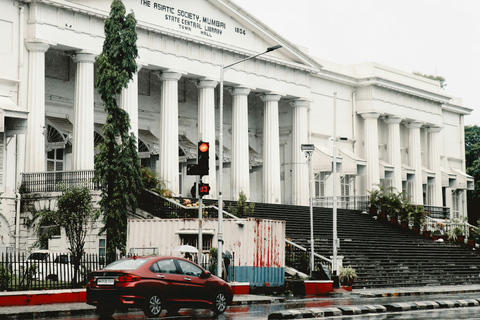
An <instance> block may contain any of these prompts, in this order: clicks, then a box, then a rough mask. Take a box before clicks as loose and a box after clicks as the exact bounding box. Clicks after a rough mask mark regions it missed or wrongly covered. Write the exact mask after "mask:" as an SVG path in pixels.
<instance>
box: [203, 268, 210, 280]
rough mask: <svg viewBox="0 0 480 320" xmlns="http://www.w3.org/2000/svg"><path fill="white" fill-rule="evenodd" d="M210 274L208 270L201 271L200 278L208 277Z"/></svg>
mask: <svg viewBox="0 0 480 320" xmlns="http://www.w3.org/2000/svg"><path fill="white" fill-rule="evenodd" d="M211 276H212V274H211V273H210V271H207V270H205V271H204V272H203V273H202V276H201V278H202V279H208V278H210V277H211Z"/></svg>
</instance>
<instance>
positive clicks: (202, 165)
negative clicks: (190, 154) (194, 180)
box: [197, 141, 210, 176]
mask: <svg viewBox="0 0 480 320" xmlns="http://www.w3.org/2000/svg"><path fill="white" fill-rule="evenodd" d="M209 151H210V144H209V143H208V142H203V141H200V142H198V154H197V159H198V161H197V174H198V175H199V176H206V175H208V171H209V168H208V159H209V158H210V155H209V153H210V152H209Z"/></svg>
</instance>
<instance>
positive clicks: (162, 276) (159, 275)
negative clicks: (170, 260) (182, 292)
mask: <svg viewBox="0 0 480 320" xmlns="http://www.w3.org/2000/svg"><path fill="white" fill-rule="evenodd" d="M157 277H159V278H162V279H163V278H165V276H164V275H163V274H157Z"/></svg>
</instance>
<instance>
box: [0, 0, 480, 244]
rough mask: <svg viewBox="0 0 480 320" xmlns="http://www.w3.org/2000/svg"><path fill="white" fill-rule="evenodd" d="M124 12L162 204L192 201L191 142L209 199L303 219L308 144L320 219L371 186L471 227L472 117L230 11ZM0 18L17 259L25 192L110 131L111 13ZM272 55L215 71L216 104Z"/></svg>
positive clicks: (8, 209) (80, 0)
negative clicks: (206, 169)
mask: <svg viewBox="0 0 480 320" xmlns="http://www.w3.org/2000/svg"><path fill="white" fill-rule="evenodd" d="M124 3H125V6H126V7H127V11H133V12H134V13H135V17H136V19H137V21H138V24H137V33H138V42H137V45H138V50H139V57H138V61H137V63H138V73H137V74H135V75H134V79H133V80H132V81H131V82H130V84H129V86H128V88H126V89H125V90H124V91H123V93H122V95H121V97H119V101H120V104H121V106H122V108H124V109H125V110H127V111H128V113H129V115H130V120H131V128H132V129H131V130H132V132H133V133H134V134H135V135H136V136H137V137H138V149H139V155H140V158H141V162H142V165H144V166H148V167H150V168H152V169H153V170H155V171H156V172H157V173H158V175H159V177H161V179H162V180H164V181H165V182H167V185H168V187H169V188H170V189H171V190H172V192H173V194H174V195H176V196H185V197H189V196H190V189H191V187H192V185H193V183H194V182H195V181H196V177H195V176H189V175H187V174H186V170H187V165H188V164H192V163H195V161H196V146H197V142H198V141H199V140H203V141H207V142H209V143H210V155H211V156H210V174H209V176H206V177H205V179H204V181H206V182H208V183H209V184H210V187H211V190H210V195H209V197H210V198H212V199H216V198H218V196H219V192H220V191H222V195H223V199H226V200H236V199H237V198H238V194H239V193H240V192H244V193H245V194H246V195H247V197H248V198H249V199H250V201H255V202H268V203H281V204H287V205H290V204H292V205H308V204H309V170H308V164H307V160H306V157H305V154H304V152H303V151H302V150H301V145H302V144H314V145H315V152H314V153H313V158H312V164H313V171H314V179H315V184H314V185H315V190H314V196H315V198H316V200H317V201H318V202H317V203H319V204H320V205H321V204H322V201H328V198H332V196H333V187H332V186H333V179H334V178H335V179H336V182H337V184H338V186H339V187H338V188H337V189H336V190H337V196H338V197H341V199H346V202H348V201H352V200H354V199H357V198H359V197H365V196H367V195H368V191H369V190H372V189H373V188H375V187H377V186H378V185H383V186H385V187H394V188H396V189H397V190H399V191H402V190H405V191H406V193H407V194H408V196H409V197H410V199H411V200H412V202H413V203H415V204H423V205H428V206H432V207H439V208H449V209H450V215H451V217H452V218H453V217H461V216H465V215H467V212H466V192H465V191H466V190H469V189H472V188H473V179H472V178H471V177H470V176H468V175H466V174H465V150H464V116H466V115H468V114H470V112H471V111H472V110H471V109H469V108H467V107H465V106H463V104H462V101H461V99H459V98H456V97H452V96H450V95H448V94H447V93H446V92H445V91H443V90H442V89H441V88H440V86H439V83H438V82H436V81H432V80H429V79H427V78H423V77H419V76H416V75H413V74H412V73H409V72H405V71H400V70H396V69H393V68H390V67H387V66H383V65H379V64H376V63H365V64H360V65H352V66H344V65H338V64H335V63H332V62H328V61H323V60H321V59H319V58H316V57H312V56H310V55H309V54H308V51H307V49H306V48H301V47H298V46H296V45H295V44H293V43H291V42H290V41H288V40H287V39H285V38H283V37H282V36H281V35H278V34H277V33H276V32H275V31H274V30H272V29H270V28H269V27H268V26H266V25H265V24H263V23H262V21H259V20H258V19H256V18H255V17H254V16H252V15H250V14H249V13H248V12H246V11H245V10H243V9H242V8H241V7H239V6H238V5H236V4H235V3H234V2H233V1H231V0H175V1H174V0H162V1H161V2H157V1H156V0H135V1H133V0H125V1H124ZM0 4H1V8H2V10H1V11H0V39H1V42H0V43H2V45H1V46H0V115H1V118H0V125H1V126H0V128H1V129H2V130H1V132H2V133H1V134H0V159H1V161H0V176H1V179H0V184H1V186H0V191H1V193H2V195H1V200H2V203H1V211H0V245H2V244H3V245H10V246H12V245H14V244H15V243H16V245H22V243H25V246H26V245H27V242H28V241H23V240H22V241H20V242H16V241H18V239H19V238H21V237H22V235H21V234H20V230H21V227H20V223H21V221H19V220H20V219H19V213H18V211H19V210H20V209H19V208H18V207H19V204H18V203H20V201H16V199H18V197H19V186H20V183H21V181H22V179H24V178H25V176H26V175H28V174H33V173H44V172H51V171H60V172H66V171H67V172H76V171H79V172H80V171H89V170H93V169H94V155H95V149H96V146H97V144H98V143H99V142H101V141H102V139H103V138H102V125H103V124H104V123H105V119H106V115H105V112H104V106H103V103H102V101H101V99H100V97H99V95H98V93H97V92H96V90H95V88H94V83H95V79H96V76H95V73H96V66H95V57H96V56H98V55H99V54H100V52H101V50H102V45H103V40H104V30H103V26H104V20H105V18H106V17H107V16H108V14H109V10H110V1H107V0H102V1H98V0H28V1H27V0H25V1H21V0H0ZM312 41H315V39H312ZM276 45H281V46H282V47H281V48H280V49H277V50H275V51H272V52H268V53H265V54H262V55H259V56H257V57H255V58H251V59H248V60H247V61H245V62H242V63H238V64H236V65H234V66H232V67H230V68H228V69H225V70H224V71H225V73H224V81H223V87H224V92H223V96H224V99H223V104H222V103H221V100H220V92H219V91H220V83H219V82H220V80H221V79H220V78H221V76H220V75H221V72H222V69H223V67H224V66H227V65H230V64H232V63H235V62H237V61H239V60H242V59H245V58H247V57H251V56H253V55H256V54H258V53H262V52H265V51H266V49H267V48H268V47H272V46H276ZM220 111H222V114H223V116H222V120H223V121H222V125H220V122H219V121H220V113H221V112H220ZM220 129H222V132H220ZM334 131H335V133H334ZM220 133H221V135H222V138H223V139H220ZM220 140H223V141H222V147H223V148H222V149H223V150H221V151H220V150H219V145H220ZM334 141H335V142H336V143H333V142H334ZM220 152H223V153H222V154H221V157H219V155H220ZM334 152H335V158H336V161H337V171H338V172H337V174H335V175H334V174H332V163H333V158H334ZM213 155H216V157H215V156H213ZM220 159H221V160H222V161H223V162H222V166H221V167H222V174H221V176H222V183H221V185H222V190H219V183H218V181H219V180H218V178H219V171H218V169H219V161H220ZM23 249H27V248H22V250H23Z"/></svg>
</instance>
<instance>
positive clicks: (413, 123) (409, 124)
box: [405, 121, 423, 129]
mask: <svg viewBox="0 0 480 320" xmlns="http://www.w3.org/2000/svg"><path fill="white" fill-rule="evenodd" d="M405 126H406V127H407V128H409V129H419V128H421V127H422V126H423V123H421V122H420V121H409V122H407V123H405Z"/></svg>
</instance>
